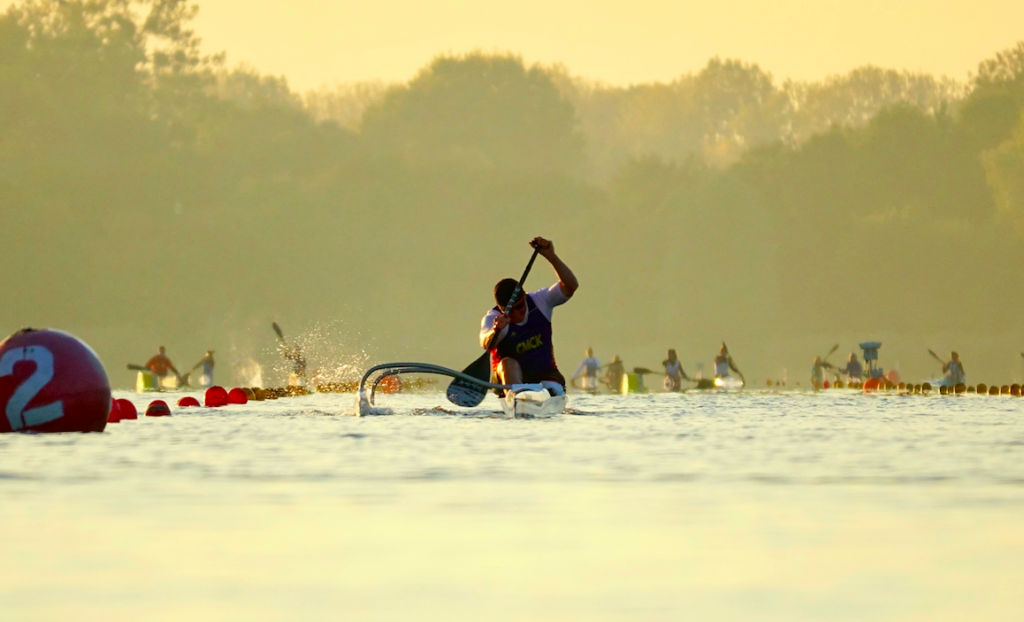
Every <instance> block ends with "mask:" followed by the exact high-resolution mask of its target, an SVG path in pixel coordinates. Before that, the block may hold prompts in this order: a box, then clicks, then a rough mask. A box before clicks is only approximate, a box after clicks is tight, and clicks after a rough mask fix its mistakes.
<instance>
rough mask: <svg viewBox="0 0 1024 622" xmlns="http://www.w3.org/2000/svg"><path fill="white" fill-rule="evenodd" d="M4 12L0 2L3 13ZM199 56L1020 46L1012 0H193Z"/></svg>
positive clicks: (753, 54)
mask: <svg viewBox="0 0 1024 622" xmlns="http://www.w3.org/2000/svg"><path fill="white" fill-rule="evenodd" d="M9 4H12V2H11V1H10V0H0V5H3V6H6V5H9ZM199 5H200V7H201V11H200V16H199V20H198V23H197V26H198V31H199V34H200V35H201V36H202V37H203V39H204V42H205V46H204V47H205V48H206V49H207V50H208V51H211V52H212V51H219V50H226V51H227V52H228V59H229V62H231V63H232V64H234V63H237V62H246V63H249V64H251V65H254V66H255V67H256V68H258V69H260V70H262V71H264V72H269V73H274V74H284V75H285V76H287V77H288V79H289V81H290V83H291V84H292V85H293V86H294V87H296V88H298V89H306V88H310V87H315V86H318V85H320V84H322V83H325V82H333V81H335V80H340V81H350V80H366V79H375V78H381V79H384V80H405V79H408V78H409V77H410V76H412V75H413V73H414V72H415V71H416V70H417V69H418V68H420V67H422V66H423V65H424V64H426V63H427V62H428V61H429V60H430V59H431V58H432V57H433V56H435V55H437V54H438V53H441V52H464V51H467V50H472V49H475V48H482V49H484V50H502V51H505V50H510V51H513V52H517V53H520V54H522V55H523V56H524V58H525V59H526V60H527V61H541V62H546V63H548V62H561V63H564V64H565V65H566V66H568V68H569V69H570V70H571V71H572V72H573V73H575V74H578V75H583V76H588V77H593V78H599V79H602V80H605V81H607V82H611V83H614V84H628V83H631V82H645V81H651V80H669V79H672V78H673V77H675V76H677V75H679V74H680V73H684V72H687V71H692V70H695V69H699V68H700V67H701V66H703V65H704V63H705V62H706V61H707V59H708V58H709V57H711V56H715V55H718V56H722V57H730V58H741V59H743V60H747V61H754V62H757V63H759V64H760V65H761V66H762V67H763V68H765V69H767V70H769V71H771V72H772V73H773V74H774V75H775V76H776V77H778V78H786V77H792V78H798V79H817V78H822V77H824V76H826V75H828V74H832V73H841V72H844V71H847V70H849V69H851V68H853V67H856V66H860V65H864V64H868V63H872V64H877V65H881V66H885V67H895V68H901V69H902V68H906V69H914V70H924V71H929V72H932V73H936V74H947V75H949V76H951V77H956V78H964V77H965V76H966V75H967V72H968V71H970V70H972V69H974V67H975V66H976V65H977V63H978V61H980V60H982V59H983V58H986V57H988V56H991V55H992V54H993V53H994V52H995V51H997V50H1001V49H1004V48H1007V47H1009V46H1011V45H1013V44H1014V43H1015V42H1016V41H1017V40H1020V39H1024V28H1022V27H1021V26H1022V24H1024V2H1022V1H1021V0H975V1H973V2H964V1H963V0H958V1H955V2H954V1H950V0H862V1H860V2H849V1H840V0H688V1H686V2H667V1H666V0H632V1H630V2H622V1H621V0H586V1H582V0H569V1H566V0H562V1H552V0H543V1H541V0H516V1H515V2H507V1H498V2H494V1H492V2H479V1H478V0H472V1H471V0H434V1H432V2H424V1H423V0H373V1H372V2H367V1H362V2H342V1H339V0H301V1H300V2H297V3H295V4H294V5H292V4H290V3H282V2H280V1H279V0H276V1H274V2H271V1H270V0H200V2H199Z"/></svg>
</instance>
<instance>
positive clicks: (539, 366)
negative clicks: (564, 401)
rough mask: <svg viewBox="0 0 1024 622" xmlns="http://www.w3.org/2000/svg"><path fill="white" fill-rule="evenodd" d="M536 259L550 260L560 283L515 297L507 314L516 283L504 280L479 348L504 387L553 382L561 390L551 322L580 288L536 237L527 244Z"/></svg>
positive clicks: (496, 289)
mask: <svg viewBox="0 0 1024 622" xmlns="http://www.w3.org/2000/svg"><path fill="white" fill-rule="evenodd" d="M530 246H532V247H533V248H534V249H536V251H537V254H539V255H540V256H541V257H543V258H545V259H547V260H548V262H549V263H550V264H551V267H552V268H554V270H555V274H556V275H557V276H558V282H557V283H555V284H553V285H551V286H550V287H546V288H544V289H538V290H537V291H534V292H530V293H528V294H526V295H525V296H519V297H518V298H517V299H516V301H515V302H514V303H513V304H512V307H511V308H510V309H506V308H505V307H504V306H503V305H507V304H508V301H509V300H510V299H511V298H512V294H513V292H515V290H516V288H517V287H518V285H519V282H518V281H516V280H515V279H502V280H500V281H498V284H497V285H495V286H494V299H495V301H496V302H497V306H495V307H494V308H493V309H491V310H490V311H488V312H487V314H486V315H484V318H483V320H481V322H480V346H481V347H482V348H485V349H487V350H488V351H489V352H490V353H491V369H492V370H493V372H494V374H495V375H496V376H497V378H498V380H499V382H500V383H501V384H505V385H514V384H524V383H530V384H534V383H540V382H543V381H551V382H556V383H558V384H559V385H561V386H562V388H563V389H564V388H565V377H564V376H562V373H561V372H560V371H558V365H557V364H556V363H555V350H554V346H553V344H552V342H551V336H552V329H551V316H552V313H553V312H554V309H555V307H557V306H559V305H563V304H565V303H566V302H568V300H569V299H570V298H572V295H573V294H574V293H576V290H577V288H579V282H578V281H577V280H576V275H574V274H573V273H572V270H570V269H569V267H568V266H566V265H565V262H563V261H562V260H561V259H560V258H559V257H558V255H557V254H556V253H555V245H554V244H552V243H551V241H550V240H546V239H544V238H542V237H536V238H534V239H533V240H532V241H531V242H530Z"/></svg>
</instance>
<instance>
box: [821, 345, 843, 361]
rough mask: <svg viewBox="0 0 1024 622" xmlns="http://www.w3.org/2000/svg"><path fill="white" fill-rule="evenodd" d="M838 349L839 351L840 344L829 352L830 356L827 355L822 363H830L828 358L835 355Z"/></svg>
mask: <svg viewBox="0 0 1024 622" xmlns="http://www.w3.org/2000/svg"><path fill="white" fill-rule="evenodd" d="M838 349H839V344H838V343H837V344H836V345H834V346H832V349H831V350H829V351H828V354H826V355H825V358H823V359H821V362H822V363H828V357H830V356H832V355H833V354H835V351H836V350H838Z"/></svg>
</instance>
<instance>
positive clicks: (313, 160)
mask: <svg viewBox="0 0 1024 622" xmlns="http://www.w3.org/2000/svg"><path fill="white" fill-rule="evenodd" d="M196 11H197V7H196V6H195V5H194V4H191V3H189V2H187V1H184V0H147V1H145V2H128V1H127V0H31V1H26V2H22V3H20V4H16V5H14V6H12V7H10V8H9V9H8V10H7V11H6V12H5V13H4V14H3V15H2V16H0V110H2V111H3V112H2V114H0V204H2V205H3V214H4V216H5V219H4V220H5V222H4V224H3V226H0V247H2V248H3V249H4V257H5V265H4V267H3V269H2V271H0V290H2V291H3V292H4V293H5V296H4V298H5V304H4V305H3V308H2V309H0V328H2V329H4V330H6V331H8V332H9V331H11V330H14V329H16V328H18V327H20V326H21V325H22V324H33V325H52V326H58V327H64V328H67V329H69V330H72V331H73V332H77V333H79V334H81V335H82V336H83V337H86V338H87V339H88V340H89V341H90V343H93V345H95V346H96V347H97V348H98V349H99V351H100V354H101V356H102V357H103V360H104V361H105V362H106V363H107V365H108V369H110V370H111V371H114V370H119V369H120V367H121V365H120V362H121V361H127V360H131V359H132V358H133V357H134V358H139V357H141V356H142V355H144V354H146V353H148V351H149V349H152V348H155V346H156V345H157V342H167V343H166V345H168V347H169V348H170V349H171V353H172V354H174V353H175V351H176V350H177V351H179V352H183V355H184V356H187V352H191V351H194V352H196V353H197V356H198V355H199V354H201V352H202V351H204V350H205V349H207V348H211V347H214V346H217V347H218V348H219V349H222V350H228V351H233V352H235V354H236V358H238V359H239V360H241V359H242V358H245V357H250V356H255V357H257V358H259V357H260V356H264V357H265V356H268V355H267V354H266V352H265V351H264V350H265V349H266V347H269V346H272V336H269V335H266V334H264V333H266V329H265V326H264V325H265V324H266V323H267V321H269V320H268V318H270V317H274V318H275V319H280V320H282V321H291V322H292V323H293V325H295V326H297V327H303V326H305V327H310V326H314V325H316V323H317V322H320V321H323V320H325V319H327V320H330V321H337V320H340V321H343V322H344V323H345V325H346V326H348V327H349V328H350V330H351V331H352V333H353V335H354V336H353V337H352V338H351V339H352V340H354V342H358V344H359V346H358V347H359V348H363V349H366V350H367V351H368V352H370V353H371V354H370V356H371V357H381V358H390V357H391V356H399V355H402V356H409V357H419V358H424V359H428V360H432V361H436V362H440V363H448V364H452V365H457V364H458V362H459V361H460V360H461V358H464V357H465V356H466V355H467V354H472V353H473V348H474V338H473V334H474V332H475V329H476V323H477V322H478V321H479V316H480V315H482V313H483V311H484V310H485V309H486V308H487V307H488V306H489V305H490V304H491V303H490V300H489V290H490V286H491V285H492V284H493V281H495V280H497V278H498V277H501V276H506V275H512V273H513V272H517V271H518V269H519V263H521V262H520V259H521V258H522V257H520V256H521V255H524V254H527V250H525V249H522V248H520V246H522V244H523V241H524V240H526V239H529V237H531V236H532V235H534V234H537V233H545V234H547V235H549V236H550V237H552V238H553V239H555V240H556V243H557V244H559V248H560V253H561V254H563V255H564V256H566V258H567V259H570V258H571V259H572V260H573V263H574V264H575V265H574V266H573V267H574V268H576V269H577V271H578V272H580V273H581V275H583V287H582V288H581V290H580V294H579V296H578V297H577V300H574V302H573V304H572V305H569V306H567V307H566V308H565V310H564V312H561V311H560V313H564V317H565V319H564V320H560V321H561V322H564V324H563V326H561V327H560V330H559V340H560V341H559V351H560V353H561V355H560V356H561V357H562V358H563V359H564V358H565V357H570V356H571V352H572V350H573V349H582V347H584V346H586V345H590V344H592V345H595V347H598V348H599V349H601V348H604V349H605V351H606V352H607V354H608V355H609V356H610V355H611V354H612V353H613V352H612V349H617V350H616V352H617V353H620V354H623V355H624V356H625V357H629V356H632V357H633V358H634V359H637V358H638V357H640V356H646V354H642V353H646V352H647V351H649V350H651V349H653V348H659V349H663V347H677V349H679V350H680V351H681V352H683V351H686V350H687V349H690V350H693V351H703V350H704V349H708V348H710V347H712V344H713V343H714V342H715V341H716V340H717V339H721V338H725V337H730V338H731V339H732V341H731V342H730V345H731V346H732V348H733V349H734V350H736V349H737V347H739V348H740V350H744V349H745V350H746V352H748V353H750V354H749V355H748V356H750V357H751V358H753V359H755V360H752V361H751V363H750V364H749V365H748V367H750V368H752V369H753V370H754V373H755V374H756V373H760V374H761V375H763V376H768V375H771V374H777V372H778V368H780V367H788V368H791V369H794V370H797V369H802V367H803V366H805V362H804V359H805V358H806V359H807V360H808V361H809V359H810V357H811V356H813V352H812V353H811V355H810V356H805V354H806V352H807V348H809V347H810V345H809V344H811V343H817V342H818V341H819V340H822V339H825V340H827V341H829V342H832V341H834V340H836V339H840V338H842V339H846V340H849V341H850V342H853V341H855V340H857V339H867V338H868V337H872V336H877V335H879V334H881V335H883V336H887V335H888V336H893V337H894V338H899V339H902V340H903V341H904V342H906V343H908V344H909V343H918V342H920V343H924V342H926V341H927V342H928V343H933V341H932V340H934V341H943V342H946V341H948V342H951V343H953V344H958V343H968V344H973V347H975V348H976V350H977V354H976V355H975V359H980V358H982V357H985V358H986V359H990V358H993V357H994V356H995V354H994V353H996V352H998V351H999V348H1000V347H1002V345H1003V344H1006V345H1007V347H1016V348H1017V350H1019V349H1020V348H1019V347H1017V346H1015V345H1012V344H1013V343H1015V342H1014V340H1015V339H1020V338H1021V337H1024V335H1022V333H1024V330H1022V328H1024V327H1022V326H1021V324H1020V321H1019V320H1018V319H1017V314H1016V313H1015V311H1016V309H1018V308H1019V307H1020V304H1021V302H1022V301H1024V300H1022V295H1021V294H1020V293H1019V292H1020V291H1021V287H1019V286H1017V285H1016V284H1015V283H1014V282H1013V281H1014V280H1015V276H1016V275H1015V274H1014V270H1013V267H1015V266H1017V265H1020V261H1021V259H1024V257H1022V251H1021V239H1020V235H1021V233H1022V232H1024V121H1022V115H1021V111H1022V109H1024V43H1022V44H1018V45H1017V46H1016V47H1014V48H1012V49H1009V50H1006V51H1003V52H1000V53H998V54H996V55H995V56H993V57H992V58H990V59H987V60H984V61H982V62H981V63H980V64H979V68H978V70H977V72H976V73H975V74H974V75H972V77H971V79H970V81H969V83H967V84H960V83H957V82H955V81H952V80H948V79H945V78H935V77H932V76H928V75H925V74H915V73H908V72H901V71H895V70H885V69H880V68H874V67H867V68H862V69H858V70H855V71H853V72H850V73H848V74H846V75H843V76H836V77H834V78H830V79H828V80H825V81H822V82H819V83H796V82H791V81H788V82H784V83H782V84H776V82H775V81H774V79H773V78H772V76H771V75H770V74H768V73H767V72H765V71H763V70H762V69H761V68H759V67H758V66H757V65H755V64H750V63H744V62H740V61H735V60H721V59H712V60H711V61H709V63H708V64H707V66H706V67H705V68H704V69H702V70H701V71H699V72H696V73H694V74H692V75H685V76H681V77H680V78H679V79H677V80H675V81H672V82H670V83H655V84H644V85H635V86H632V87H628V88H619V87H611V86H607V85H602V84H600V83H596V82H593V81H588V80H585V79H581V78H578V77H574V76H571V75H570V74H569V73H568V72H567V71H566V70H565V69H564V68H561V67H557V66H556V67H548V66H541V65H527V64H526V63H524V62H523V61H522V60H521V59H520V58H519V57H517V56H515V55H511V54H484V53H471V54H465V55H445V56H440V57H438V58H436V59H434V60H433V61H431V62H430V63H429V64H427V65H426V66H425V67H424V68H423V69H421V70H420V71H419V72H418V73H417V75H415V76H414V77H413V78H412V79H410V80H409V81H407V82H404V83H400V84H391V85H387V84H381V83H369V84H361V85H344V86H341V87H337V88H327V89H321V90H319V91H315V92H311V93H306V94H301V93H296V92H294V91H293V90H291V89H290V88H289V87H288V85H287V82H286V81H285V80H284V79H283V78H279V77H274V76H267V75H262V74H260V73H259V72H258V71H256V70H255V69H253V68H248V67H237V68H233V69H232V68H229V67H228V65H227V61H226V58H225V56H224V55H217V54H207V53H206V52H204V51H203V50H202V48H201V42H200V41H199V39H198V38H197V37H196V35H195V33H194V31H193V30H192V29H191V26H190V23H191V20H192V19H193V18H194V16H195V14H196ZM513 276H514V275H513ZM534 278H535V279H536V281H537V282H536V283H534V284H535V285H540V284H541V282H540V281H541V280H542V279H543V278H545V277H544V276H543V275H540V274H538V275H537V276H536V277H531V279H534ZM453 336H454V337H453ZM562 340H564V341H562ZM705 342H707V343H705ZM563 344H564V345H563ZM1021 345H1024V344H1021ZM346 347H348V346H346ZM893 347H898V346H895V345H894V346H893ZM936 347H941V346H936ZM565 348H568V349H569V350H570V351H569V352H565V350H564V349H565ZM140 350H141V351H142V352H141V354H138V352H139V351H140ZM961 350H962V351H964V350H966V351H967V352H968V353H969V352H970V350H969V346H961ZM884 353H885V351H884V350H883V354H884ZM652 356H653V355H652ZM909 356H910V354H909V353H908V354H907V355H906V357H907V358H905V359H904V360H905V363H904V365H905V366H911V367H910V368H911V370H913V367H912V365H913V364H912V363H911V362H910V360H909ZM332 357H333V358H337V359H340V358H343V355H342V354H341V353H338V352H334V353H333V354H325V355H324V358H325V362H324V364H325V365H332V364H334V363H333V362H332V361H331V360H328V359H331V358H332ZM222 360H225V361H230V360H231V359H230V357H228V358H227V359H222ZM684 360H685V359H684ZM969 360H970V359H969ZM115 363H116V364H115ZM643 363H644V364H647V363H648V361H646V360H645V361H643ZM564 364H565V363H564ZM638 364H640V362H639V361H638ZM977 364H985V365H988V364H989V363H982V361H977ZM758 366H761V368H760V372H758V369H759V367H758ZM746 369H747V368H745V370H746ZM981 369H982V370H985V369H987V368H984V367H982V368H981ZM794 373H795V372H794ZM922 373H924V372H923V371H922ZM1012 373H1015V371H1014V370H1012V369H1009V366H1008V364H1004V363H999V364H998V365H997V364H996V363H991V370H990V371H989V374H990V375H989V376H987V377H990V378H992V379H993V380H996V379H997V377H996V376H995V374H1002V375H1004V376H1005V375H1008V374H1012ZM119 374H120V375H119ZM999 377H1000V378H1001V377H1002V376H999ZM113 378H114V381H115V383H120V384H122V385H123V384H126V382H127V381H128V379H129V377H128V376H127V374H126V372H120V371H117V372H116V373H114V374H113ZM984 379H986V378H979V380H984Z"/></svg>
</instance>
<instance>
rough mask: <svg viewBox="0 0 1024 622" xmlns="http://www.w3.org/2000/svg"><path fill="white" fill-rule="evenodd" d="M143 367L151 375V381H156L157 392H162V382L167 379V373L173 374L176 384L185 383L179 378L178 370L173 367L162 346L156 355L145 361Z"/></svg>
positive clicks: (165, 349)
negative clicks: (176, 380)
mask: <svg viewBox="0 0 1024 622" xmlns="http://www.w3.org/2000/svg"><path fill="white" fill-rule="evenodd" d="M145 367H146V369H148V370H149V371H150V373H152V374H153V379H154V380H155V381H156V390H157V391H160V390H162V387H163V380H164V378H166V377H167V375H168V373H169V372H174V377H175V378H177V379H178V384H184V383H185V382H184V380H182V378H181V374H180V373H178V370H177V369H176V368H175V367H174V363H172V362H171V359H170V357H168V356H167V348H165V347H163V346H160V347H159V348H157V351H156V354H154V355H153V357H152V358H151V359H149V360H148V361H146V365H145Z"/></svg>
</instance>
